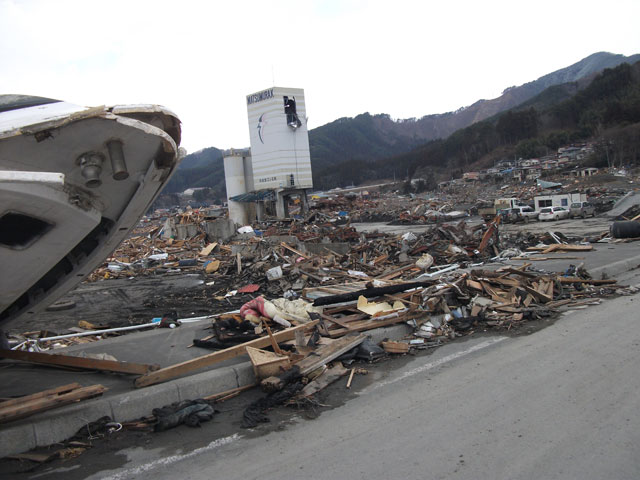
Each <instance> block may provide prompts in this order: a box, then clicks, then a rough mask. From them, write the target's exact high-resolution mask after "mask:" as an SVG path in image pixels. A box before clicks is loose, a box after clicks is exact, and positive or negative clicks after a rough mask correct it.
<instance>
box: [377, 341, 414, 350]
mask: <svg viewBox="0 0 640 480" xmlns="http://www.w3.org/2000/svg"><path fill="white" fill-rule="evenodd" d="M382 348H383V349H384V351H385V352H387V353H408V352H409V344H408V343H404V342H393V341H386V342H382Z"/></svg>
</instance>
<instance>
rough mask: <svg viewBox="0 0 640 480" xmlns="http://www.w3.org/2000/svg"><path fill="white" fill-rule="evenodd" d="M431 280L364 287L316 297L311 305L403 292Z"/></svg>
mask: <svg viewBox="0 0 640 480" xmlns="http://www.w3.org/2000/svg"><path fill="white" fill-rule="evenodd" d="M433 283H434V282H433V281H426V282H409V283H399V284H396V285H388V286H385V287H372V288H364V289H362V290H358V291H355V292H348V293H341V294H339V295H329V296H326V297H318V298H316V299H315V300H314V301H313V306H314V307H318V306H322V305H332V304H334V303H342V302H351V301H353V300H357V299H358V297H360V296H363V297H366V298H373V297H381V296H382V295H388V294H389V295H393V294H394V293H399V292H404V291H405V290H411V289H412V288H421V287H428V286H431V285H433Z"/></svg>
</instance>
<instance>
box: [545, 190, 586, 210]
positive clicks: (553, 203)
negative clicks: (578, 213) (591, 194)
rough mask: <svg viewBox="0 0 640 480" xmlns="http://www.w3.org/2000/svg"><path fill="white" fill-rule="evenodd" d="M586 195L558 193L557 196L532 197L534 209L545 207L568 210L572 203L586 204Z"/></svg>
mask: <svg viewBox="0 0 640 480" xmlns="http://www.w3.org/2000/svg"><path fill="white" fill-rule="evenodd" d="M586 201H587V194H586V193H559V194H557V195H539V196H537V197H534V199H533V202H534V208H535V209H536V210H540V209H541V208H545V207H564V208H567V209H568V208H569V207H570V206H571V204H572V203H576V202H586Z"/></svg>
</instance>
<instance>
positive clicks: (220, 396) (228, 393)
mask: <svg viewBox="0 0 640 480" xmlns="http://www.w3.org/2000/svg"><path fill="white" fill-rule="evenodd" d="M257 386H258V383H257V382H256V383H250V384H249V385H244V386H242V387H236V388H232V389H231V390H225V391H224V392H219V393H214V394H213V395H208V396H206V397H203V398H204V400H207V401H214V402H218V401H223V400H226V399H228V398H231V397H232V396H234V397H235V396H236V395H239V394H241V393H242V392H244V391H245V390H249V389H251V388H253V387H257Z"/></svg>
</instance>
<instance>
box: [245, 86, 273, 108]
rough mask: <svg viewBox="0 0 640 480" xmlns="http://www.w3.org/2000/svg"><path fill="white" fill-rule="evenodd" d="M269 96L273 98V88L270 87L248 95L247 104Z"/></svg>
mask: <svg viewBox="0 0 640 480" xmlns="http://www.w3.org/2000/svg"><path fill="white" fill-rule="evenodd" d="M269 98H273V88H270V89H268V90H263V91H262V92H258V93H254V94H251V95H247V105H251V104H252V103H257V102H261V101H262V100H267V99H269Z"/></svg>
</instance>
